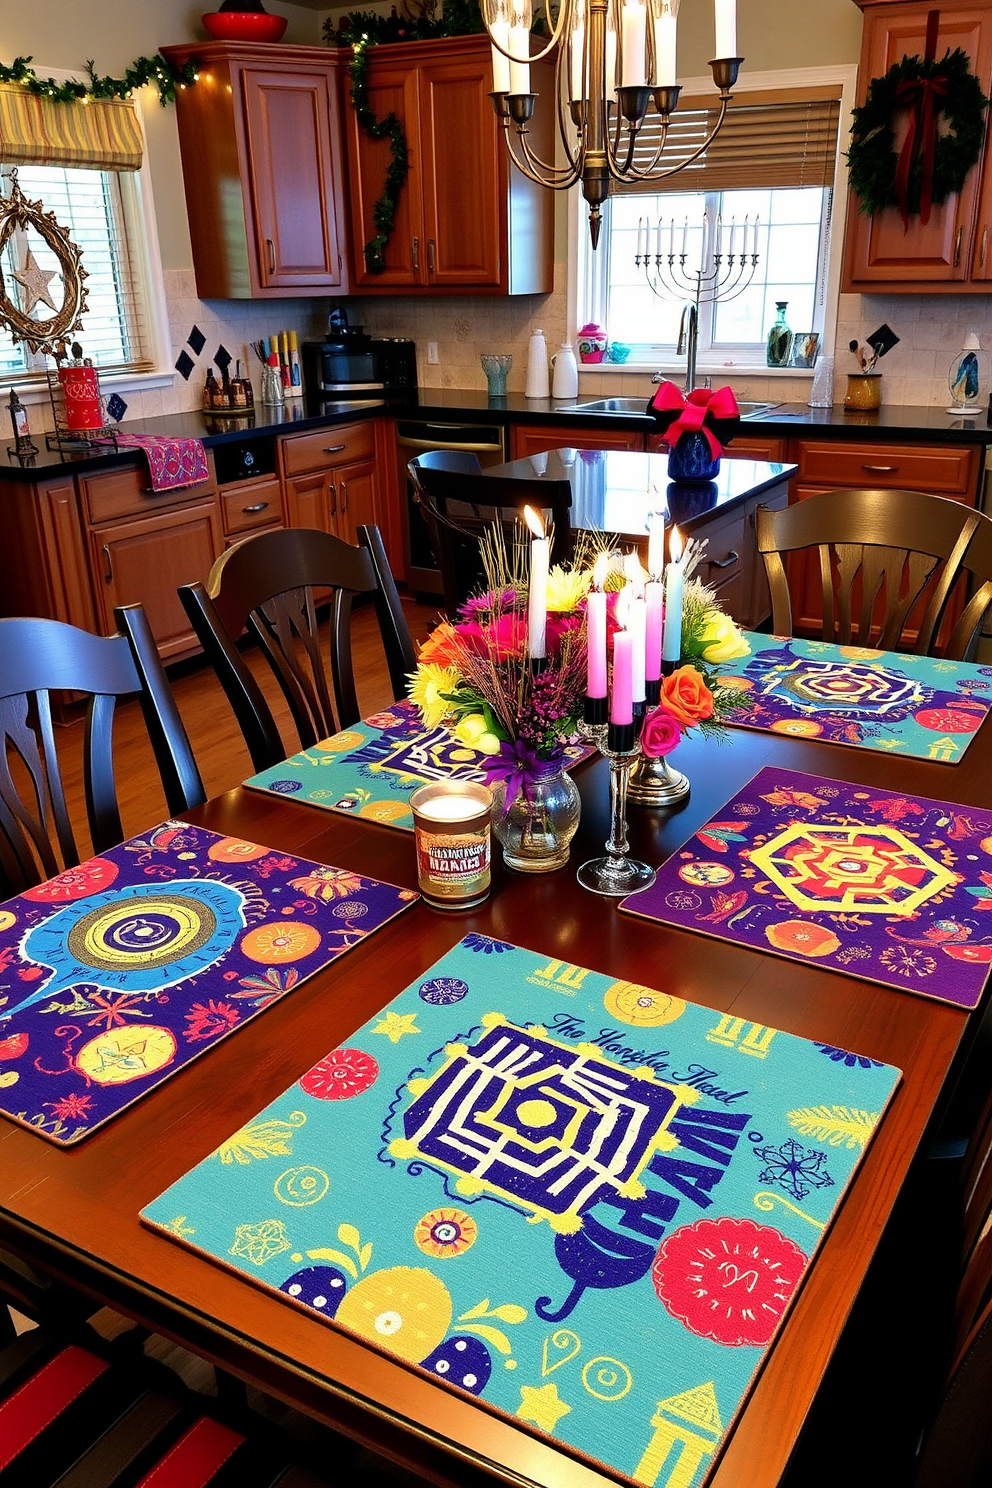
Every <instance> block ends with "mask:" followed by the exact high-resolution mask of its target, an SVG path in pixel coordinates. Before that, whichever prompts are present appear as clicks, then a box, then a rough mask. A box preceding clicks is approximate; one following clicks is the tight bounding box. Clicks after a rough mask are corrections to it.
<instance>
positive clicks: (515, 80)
mask: <svg viewBox="0 0 992 1488" xmlns="http://www.w3.org/2000/svg"><path fill="white" fill-rule="evenodd" d="M509 50H510V89H509V91H510V92H511V93H529V92H530V62H529V61H518V60H517V59H518V58H528V57H529V56H530V31H529V30H528V28H527V27H526V26H511V27H510V47H509Z"/></svg>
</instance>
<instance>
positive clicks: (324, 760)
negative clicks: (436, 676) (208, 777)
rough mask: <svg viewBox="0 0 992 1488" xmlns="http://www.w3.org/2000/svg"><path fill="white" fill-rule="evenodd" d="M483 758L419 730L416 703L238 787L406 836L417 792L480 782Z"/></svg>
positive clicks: (442, 735)
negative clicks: (440, 784) (442, 783)
mask: <svg viewBox="0 0 992 1488" xmlns="http://www.w3.org/2000/svg"><path fill="white" fill-rule="evenodd" d="M592 753H593V750H592V749H591V748H590V747H589V746H588V745H587V744H584V743H577V744H570V745H568V747H567V748H566V750H565V757H566V760H567V762H568V768H571V767H572V766H573V765H577V764H580V763H581V761H582V760H584V759H588V757H589V755H590V754H592ZM486 759H487V756H486V755H484V754H479V752H478V751H477V750H475V749H469V748H468V747H467V745H465V744H460V743H459V742H458V740H457V739H454V738H452V736H451V734H450V732H449V731H448V730H447V729H446V728H436V729H432V730H429V729H425V728H424V725H423V723H422V722H421V719H420V715H419V713H418V712H417V708H416V706H415V704H413V703H411V702H409V701H407V700H404V701H402V702H399V703H391V704H390V706H389V707H388V708H387V709H386V710H385V711H384V712H382V713H374V714H372V716H371V717H370V718H367V719H365V721H364V722H363V723H356V725H355V727H354V728H351V729H344V730H343V731H342V732H341V733H340V734H334V735H333V737H332V738H330V739H325V740H324V741H323V742H322V743H320V744H317V745H315V746H314V748H313V749H304V750H303V751H302V752H301V753H300V754H293V755H291V756H290V757H289V759H288V760H284V761H283V762H282V764H281V765H273V766H272V768H271V769H269V770H262V771H261V773H260V774H258V775H253V776H252V777H251V779H250V780H246V781H245V782H244V783H245V785H246V786H248V788H249V789H250V790H262V791H269V792H270V793H272V794H273V795H277V796H283V797H285V799H286V800H289V801H304V802H305V803H306V804H307V805H308V806H319V807H321V808H322V809H323V810H324V811H341V812H344V813H346V814H347V815H349V816H361V817H364V818H365V819H366V820H369V821H377V822H382V823H383V825H384V826H387V827H400V828H402V829H403V830H404V831H406V832H412V831H413V812H412V811H411V810H410V797H411V796H412V795H413V793H414V791H415V790H417V789H418V788H419V787H420V786H422V785H428V784H430V783H431V781H434V780H475V781H479V782H483V783H484V782H485V779H486V763H485V762H486Z"/></svg>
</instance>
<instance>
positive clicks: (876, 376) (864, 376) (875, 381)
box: [844, 372, 882, 413]
mask: <svg viewBox="0 0 992 1488" xmlns="http://www.w3.org/2000/svg"><path fill="white" fill-rule="evenodd" d="M881 406H882V374H881V372H849V373H848V374H847V396H846V397H845V399H844V407H845V408H854V409H857V410H858V411H859V412H862V413H870V412H872V410H874V409H876V408H881Z"/></svg>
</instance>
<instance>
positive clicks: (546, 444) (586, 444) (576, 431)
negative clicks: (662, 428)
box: [510, 419, 654, 460]
mask: <svg viewBox="0 0 992 1488" xmlns="http://www.w3.org/2000/svg"><path fill="white" fill-rule="evenodd" d="M649 438H654V436H653V435H650V436H649ZM644 447H645V446H644V435H643V434H640V433H638V432H637V431H636V430H628V429H597V428H595V427H594V425H593V424H592V423H591V422H590V421H589V420H588V419H587V420H586V421H585V422H584V423H581V424H565V423H558V422H555V423H553V424H513V425H511V427H510V458H511V460H523V459H525V458H526V457H527V456H528V455H538V454H540V453H541V451H542V450H553V449H589V450H596V449H611V450H643V449H644Z"/></svg>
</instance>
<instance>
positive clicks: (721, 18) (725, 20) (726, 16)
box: [713, 0, 737, 58]
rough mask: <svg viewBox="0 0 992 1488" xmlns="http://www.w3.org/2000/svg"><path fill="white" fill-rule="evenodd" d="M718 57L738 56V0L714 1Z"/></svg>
mask: <svg viewBox="0 0 992 1488" xmlns="http://www.w3.org/2000/svg"><path fill="white" fill-rule="evenodd" d="M713 26H714V30H715V32H716V56H717V57H718V58H723V57H736V56H737V0H713Z"/></svg>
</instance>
